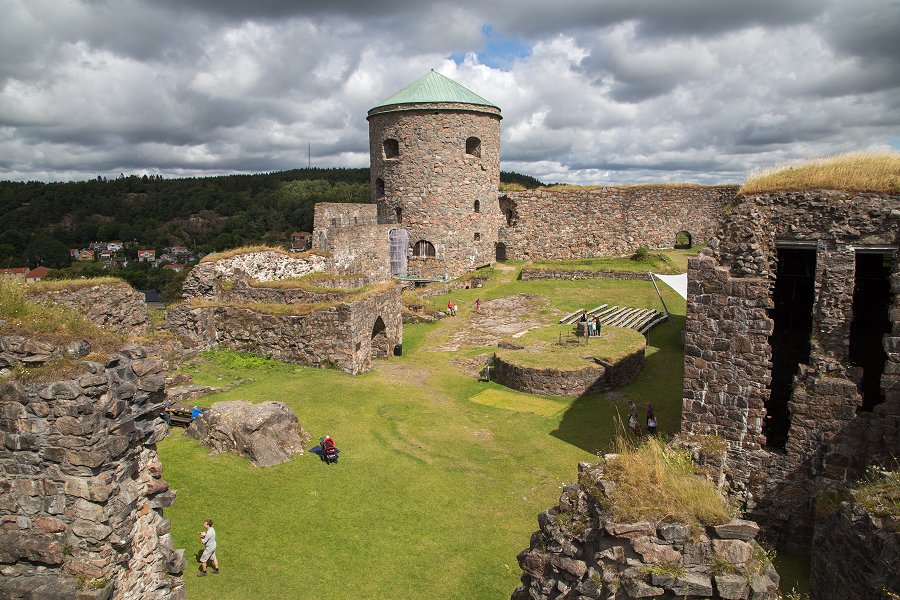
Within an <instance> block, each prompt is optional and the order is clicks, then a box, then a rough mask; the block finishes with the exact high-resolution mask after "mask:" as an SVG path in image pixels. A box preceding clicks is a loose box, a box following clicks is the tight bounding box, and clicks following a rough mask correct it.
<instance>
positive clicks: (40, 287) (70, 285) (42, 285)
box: [28, 277, 131, 293]
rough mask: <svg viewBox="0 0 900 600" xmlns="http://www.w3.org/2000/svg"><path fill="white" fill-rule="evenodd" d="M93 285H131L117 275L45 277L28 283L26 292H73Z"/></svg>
mask: <svg viewBox="0 0 900 600" xmlns="http://www.w3.org/2000/svg"><path fill="white" fill-rule="evenodd" d="M95 285H117V286H122V287H131V284H129V283H128V282H127V281H125V280H124V279H119V278H118V277H92V278H90V279H58V280H47V279H45V280H43V281H35V282H34V283H30V284H28V292H29V293H32V292H34V293H40V292H58V291H61V290H67V291H70V292H74V291H75V290H80V289H84V288H89V287H94V286H95Z"/></svg>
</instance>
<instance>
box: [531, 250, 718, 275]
mask: <svg viewBox="0 0 900 600" xmlns="http://www.w3.org/2000/svg"><path fill="white" fill-rule="evenodd" d="M704 247H705V246H704V245H702V244H697V245H695V246H693V247H691V248H689V249H687V250H651V251H649V252H647V253H646V255H645V256H640V257H636V258H634V257H631V256H613V257H599V258H570V259H564V260H536V261H533V262H532V263H530V264H528V265H527V268H534V269H547V270H556V271H570V270H571V271H578V270H584V271H627V272H636V273H637V272H643V273H646V272H647V271H653V272H654V273H661V274H663V275H673V274H677V273H684V272H685V271H687V261H688V259H689V258H690V257H692V256H696V255H697V254H698V253H699V252H700V250H702V249H703V248H704Z"/></svg>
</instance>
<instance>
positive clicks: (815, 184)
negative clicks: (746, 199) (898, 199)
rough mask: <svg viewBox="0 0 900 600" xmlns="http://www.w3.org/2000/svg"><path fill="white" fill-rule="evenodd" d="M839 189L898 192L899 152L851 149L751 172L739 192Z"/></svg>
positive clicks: (899, 184) (899, 183) (758, 192)
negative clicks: (835, 154) (851, 151)
mask: <svg viewBox="0 0 900 600" xmlns="http://www.w3.org/2000/svg"><path fill="white" fill-rule="evenodd" d="M804 190H840V191H847V192H887V193H894V194H896V193H900V152H853V153H848V154H839V155H837V156H832V157H828V158H820V159H816V160H810V161H806V162H802V163H798V164H794V165H787V166H781V167H775V168H773V169H769V170H766V171H762V172H760V173H756V174H752V175H751V176H750V177H749V178H748V179H747V182H746V183H745V184H744V185H743V186H742V187H741V189H740V192H739V193H741V194H764V193H767V192H778V191H804Z"/></svg>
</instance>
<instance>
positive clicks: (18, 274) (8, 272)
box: [0, 267, 28, 281]
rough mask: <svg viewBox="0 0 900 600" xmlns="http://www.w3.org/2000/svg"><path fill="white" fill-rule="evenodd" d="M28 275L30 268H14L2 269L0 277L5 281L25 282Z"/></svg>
mask: <svg viewBox="0 0 900 600" xmlns="http://www.w3.org/2000/svg"><path fill="white" fill-rule="evenodd" d="M27 274H28V267H13V268H11V269H0V277H2V278H3V279H21V280H22V281H25V276H26V275H27Z"/></svg>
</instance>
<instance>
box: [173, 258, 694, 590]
mask: <svg viewBox="0 0 900 600" xmlns="http://www.w3.org/2000/svg"><path fill="white" fill-rule="evenodd" d="M516 275H517V272H516V271H515V269H511V270H506V271H502V270H498V271H496V272H495V273H494V277H492V279H491V280H490V281H488V282H487V283H486V284H485V287H483V288H476V289H471V290H459V291H454V292H453V294H452V295H443V296H436V297H431V298H428V301H429V302H430V303H432V304H433V305H434V306H435V308H440V307H445V306H446V304H447V300H448V298H452V299H453V300H454V301H456V302H457V303H458V304H459V306H460V316H459V317H457V318H456V319H443V320H442V321H440V322H438V323H436V324H433V325H426V324H421V325H407V326H405V327H404V332H403V351H404V352H403V356H401V357H392V358H391V359H390V360H386V361H378V363H377V365H376V367H375V369H374V370H373V371H371V372H369V373H366V374H364V375H359V376H355V377H354V376H349V375H345V374H343V373H340V372H337V371H333V370H317V369H311V368H306V367H298V366H295V365H287V364H283V363H278V362H274V361H264V360H243V359H241V358H239V357H238V358H235V357H234V355H230V354H227V353H219V354H218V355H214V356H212V357H210V358H208V359H207V360H206V362H205V363H203V364H200V365H198V366H196V367H194V368H193V369H191V370H192V372H193V373H194V375H195V380H196V381H197V382H198V383H206V384H213V385H220V386H224V385H227V384H229V383H231V382H233V381H235V380H238V379H240V380H242V381H244V383H242V384H241V385H239V386H237V387H235V388H233V389H231V390H230V391H228V392H226V393H223V394H219V395H217V396H214V397H211V398H207V399H204V403H213V402H216V401H220V400H234V399H244V400H250V401H253V402H261V401H265V400H279V401H282V402H285V403H287V404H288V405H290V406H291V407H292V408H293V409H294V410H295V411H296V412H297V415H298V417H299V419H300V422H301V424H302V425H303V427H304V428H305V429H306V430H307V431H309V432H310V433H311V434H312V435H313V437H314V438H315V439H318V438H319V437H320V436H321V435H324V434H326V433H327V434H330V435H332V436H333V437H334V438H335V441H336V443H337V446H338V447H339V448H340V449H341V460H340V462H339V463H338V464H337V465H333V466H326V465H325V464H324V463H322V462H320V461H319V459H318V458H317V457H316V456H315V455H311V454H308V455H304V456H300V457H296V458H295V459H294V460H292V461H290V462H289V463H286V464H282V465H279V466H275V467H271V468H267V469H261V468H256V467H253V466H252V465H251V464H250V462H249V461H248V460H246V459H244V458H241V457H238V456H235V455H231V454H226V455H218V456H209V455H208V454H207V451H206V449H204V448H202V447H200V446H199V445H198V444H197V443H196V442H194V441H193V440H190V439H189V438H186V437H184V436H183V435H182V433H181V432H180V430H176V431H175V433H174V435H172V436H170V437H169V438H167V439H166V440H164V441H163V442H162V443H160V445H159V451H160V455H161V458H162V460H163V464H164V465H165V473H164V475H165V477H166V479H167V480H168V481H169V483H170V485H171V487H172V488H173V489H176V490H178V500H177V502H176V503H175V505H174V506H173V507H171V508H169V509H166V511H165V512H166V517H168V518H170V519H171V520H172V533H173V536H174V539H175V544H176V547H184V548H187V550H188V557H189V561H188V565H189V569H188V571H187V572H186V576H185V581H186V585H187V591H188V597H189V598H192V599H197V598H255V599H263V598H301V599H302V598H310V599H318V598H326V597H330V598H341V599H353V598H460V599H462V598H465V599H471V598H508V597H509V594H510V593H511V592H512V590H513V589H514V587H515V586H516V585H517V583H518V578H519V575H520V571H519V568H518V565H517V563H516V554H517V553H518V552H519V551H520V550H522V549H523V548H525V547H526V546H527V545H528V541H529V536H530V534H531V532H532V531H534V529H535V528H536V518H537V515H538V513H539V512H541V511H543V510H545V509H547V508H549V507H550V506H552V505H554V504H555V503H556V501H557V498H558V495H559V488H560V486H561V485H562V484H563V483H565V482H568V481H574V480H575V477H576V465H577V463H578V461H582V460H590V459H591V458H592V456H593V455H594V453H596V452H598V451H603V450H607V449H610V448H611V443H612V438H613V434H614V428H615V424H616V416H617V414H619V413H626V414H627V400H628V399H629V398H631V399H634V400H635V401H636V402H638V403H639V404H640V405H642V406H643V405H645V404H646V403H647V402H648V401H653V403H654V406H655V407H656V411H657V417H658V419H659V424H660V431H661V432H662V433H664V434H665V433H671V432H674V431H676V430H677V429H678V425H679V419H680V411H681V378H682V354H681V350H680V347H679V344H678V335H679V333H680V330H681V328H682V327H683V322H684V318H683V314H684V301H683V300H681V299H680V298H678V297H677V296H676V295H675V294H674V293H669V292H668V291H667V290H663V294H664V297H665V300H666V304H667V305H668V306H669V308H670V310H674V311H677V313H678V314H677V315H674V318H673V319H672V322H671V324H670V323H665V324H663V325H662V326H659V327H657V328H656V329H654V330H653V331H652V332H651V334H650V343H649V345H648V347H647V360H646V366H645V369H644V372H643V373H642V374H641V376H640V377H639V378H638V380H637V381H636V382H635V383H633V384H631V385H629V386H627V387H625V388H621V389H620V390H616V391H615V392H613V393H609V392H608V393H606V394H605V395H596V396H588V397H583V398H578V399H574V398H542V397H539V396H531V395H528V394H522V393H519V392H514V391H512V390H508V389H506V388H503V387H502V386H499V385H496V384H494V383H483V382H479V381H477V379H476V378H475V377H474V376H473V375H472V374H471V372H469V371H467V370H466V368H464V367H463V366H461V365H462V363H464V362H466V361H473V360H477V357H479V356H480V355H482V354H484V353H487V352H490V351H493V348H487V347H481V348H479V347H462V348H461V349H460V350H458V351H456V352H448V351H435V348H436V347H437V346H439V345H441V344H442V343H443V342H444V341H445V340H447V339H448V337H449V336H451V335H452V334H453V333H454V331H455V330H456V329H457V328H460V327H464V326H465V322H466V319H467V318H468V317H469V316H470V314H471V311H473V310H474V307H473V303H474V301H475V299H476V298H478V297H480V298H481V299H482V300H483V301H484V300H489V299H493V298H501V297H504V296H509V295H512V294H518V293H523V294H541V295H543V296H545V297H546V298H547V299H548V300H549V305H548V306H547V307H546V308H544V309H542V312H543V313H544V316H545V317H546V318H547V320H548V322H555V320H556V319H557V318H558V315H560V314H562V313H564V312H571V311H572V310H575V308H578V307H582V308H590V307H593V306H597V305H598V304H601V303H604V302H606V303H610V304H619V305H628V306H635V307H648V308H650V307H655V308H658V307H659V299H658V298H657V297H656V292H655V291H654V289H653V286H652V284H651V283H650V282H647V281H608V280H593V281H577V282H573V281H530V282H523V281H516V280H515V276H516ZM206 518H212V519H214V520H215V527H216V531H217V534H218V540H219V548H220V549H219V551H218V556H219V560H220V562H221V566H222V574H221V575H218V576H208V577H206V578H203V579H198V578H197V577H195V576H194V572H193V569H194V568H195V565H196V563H195V561H194V560H193V559H194V554H195V553H197V552H198V551H199V550H200V545H199V542H198V540H197V532H198V531H199V530H200V529H201V523H202V521H203V520H204V519H206Z"/></svg>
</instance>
